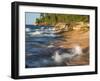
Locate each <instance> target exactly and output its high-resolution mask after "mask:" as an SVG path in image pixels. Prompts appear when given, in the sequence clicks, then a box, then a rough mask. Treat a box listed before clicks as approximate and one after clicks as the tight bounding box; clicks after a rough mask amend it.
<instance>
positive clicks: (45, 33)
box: [25, 25, 65, 68]
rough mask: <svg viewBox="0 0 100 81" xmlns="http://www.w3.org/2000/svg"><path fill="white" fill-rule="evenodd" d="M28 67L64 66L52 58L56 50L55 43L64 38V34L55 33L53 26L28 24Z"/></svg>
mask: <svg viewBox="0 0 100 81" xmlns="http://www.w3.org/2000/svg"><path fill="white" fill-rule="evenodd" d="M25 30H26V31H25V34H26V35H25V53H26V60H25V65H26V68H35V67H50V66H58V65H60V66H62V65H65V64H57V63H55V62H54V60H53V59H52V56H53V54H54V52H55V51H56V50H59V49H60V48H58V47H56V46H55V45H54V43H55V42H56V41H59V40H63V36H61V35H60V34H56V33H55V29H54V27H51V26H33V25H26V29H25Z"/></svg>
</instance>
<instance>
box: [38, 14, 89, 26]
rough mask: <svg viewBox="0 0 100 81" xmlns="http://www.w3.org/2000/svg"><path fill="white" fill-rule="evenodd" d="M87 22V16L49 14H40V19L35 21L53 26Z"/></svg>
mask: <svg viewBox="0 0 100 81" xmlns="http://www.w3.org/2000/svg"><path fill="white" fill-rule="evenodd" d="M79 21H83V22H89V16H88V15H72V14H51V13H41V14H40V18H37V19H36V23H41V22H46V23H47V24H48V25H55V24H56V23H58V22H64V23H70V22H79Z"/></svg>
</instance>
